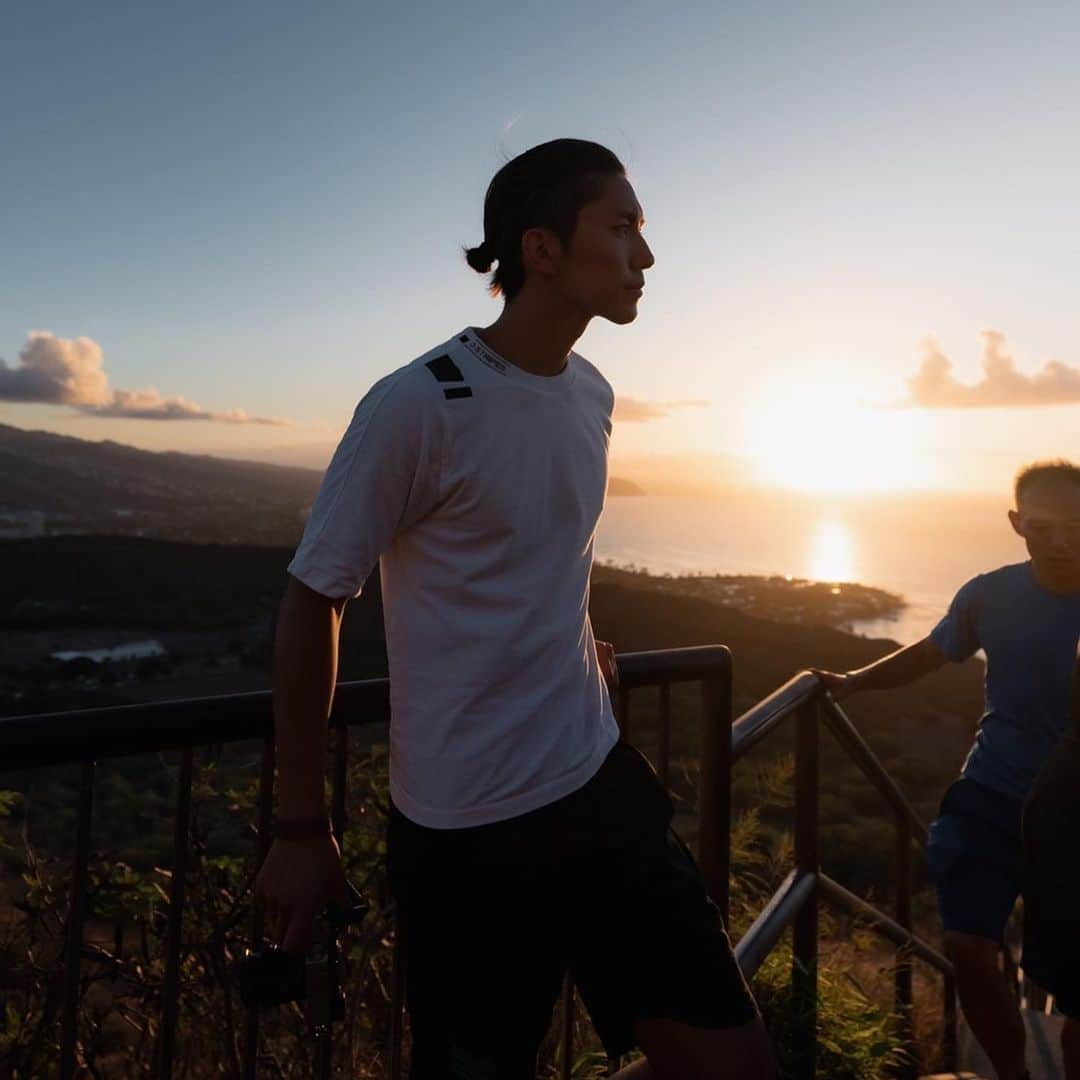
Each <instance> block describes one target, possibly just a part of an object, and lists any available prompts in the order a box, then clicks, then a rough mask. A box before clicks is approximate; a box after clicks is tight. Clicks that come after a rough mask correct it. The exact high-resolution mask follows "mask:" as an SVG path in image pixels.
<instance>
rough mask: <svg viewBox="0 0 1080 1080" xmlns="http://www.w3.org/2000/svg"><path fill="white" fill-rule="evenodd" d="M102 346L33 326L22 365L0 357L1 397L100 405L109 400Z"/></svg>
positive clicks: (3, 398)
mask: <svg viewBox="0 0 1080 1080" xmlns="http://www.w3.org/2000/svg"><path fill="white" fill-rule="evenodd" d="M108 397H109V387H108V379H107V378H106V375H105V366H104V357H103V354H102V352H101V346H100V345H98V344H97V342H95V341H91V340H90V338H85V337H80V338H75V340H74V341H67V340H65V339H64V338H58V337H55V336H54V335H52V334H50V333H49V332H48V331H46V330H33V331H31V332H30V333H29V334H28V335H27V338H26V344H25V345H24V346H23V347H22V349H21V350H20V351H19V365H18V367H8V365H7V363H6V362H5V361H4V360H2V359H0V400H3V401H26V402H32V401H36V402H43V403H45V404H48V405H100V404H103V403H104V402H106V401H107V400H108Z"/></svg>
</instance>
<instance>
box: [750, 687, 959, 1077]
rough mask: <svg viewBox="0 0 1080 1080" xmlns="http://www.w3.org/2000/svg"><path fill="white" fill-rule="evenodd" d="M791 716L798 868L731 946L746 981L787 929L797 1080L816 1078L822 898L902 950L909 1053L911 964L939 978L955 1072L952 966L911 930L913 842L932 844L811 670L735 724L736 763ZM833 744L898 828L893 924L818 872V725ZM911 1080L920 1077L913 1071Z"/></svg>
mask: <svg viewBox="0 0 1080 1080" xmlns="http://www.w3.org/2000/svg"><path fill="white" fill-rule="evenodd" d="M789 717H793V718H794V723H795V725H796V735H795V738H796V749H795V797H794V801H795V836H794V839H795V844H794V849H795V851H794V856H795V868H794V869H793V870H792V871H791V873H790V874H789V875H788V876H787V878H786V879H785V880H784V881H783V883H782V884H781V885H780V887H779V888H778V889H777V890H776V892H775V893H774V894H773V896H772V897H771V899H770V900H769V901H768V903H767V904H766V906H765V908H764V909H763V910H762V912H761V914H760V915H759V916H758V918H757V919H756V920H755V921H754V923H753V925H752V926H751V927H750V929H749V930H748V931H747V932H746V934H745V935H744V937H743V938H742V940H741V941H739V943H738V945H737V946H736V948H735V953H736V956H737V957H738V959H739V962H740V964H741V965H742V968H743V971H744V973H745V974H746V975H747V977H748V978H749V977H752V976H753V974H754V972H756V971H757V969H758V968H759V967H760V966H761V964H762V962H763V961H764V960H765V958H766V957H767V956H768V955H769V953H770V952H771V950H772V949H773V948H774V947H775V945H776V944H777V942H779V940H780V938H781V936H782V935H783V933H784V931H785V930H786V929H787V928H788V927H789V926H790V927H792V928H793V944H792V951H793V959H794V964H793V971H792V981H793V991H794V993H793V997H794V1001H795V1005H796V1009H797V1012H798V1015H799V1016H800V1017H801V1018H802V1023H801V1025H800V1027H799V1029H798V1031H797V1032H796V1049H795V1056H796V1061H797V1066H796V1068H797V1076H798V1078H799V1080H810V1078H812V1077H813V1076H814V1073H815V1066H816V1039H815V1025H816V1002H817V960H818V925H817V922H818V904H819V902H820V901H821V900H826V901H828V902H829V903H831V904H833V905H835V906H837V907H839V908H842V909H844V910H845V911H847V912H849V913H851V914H853V915H856V916H858V917H859V918H861V919H863V920H864V921H865V922H866V923H867V924H869V926H870V927H871V928H873V929H874V930H875V931H877V933H878V934H880V935H881V936H883V937H885V938H886V939H888V940H889V941H892V942H893V944H894V945H896V947H897V952H896V959H895V962H894V967H893V976H894V985H895V1006H896V1011H897V1013H898V1015H899V1016H900V1018H901V1023H902V1025H903V1032H902V1039H903V1042H904V1044H905V1045H906V1046H910V1044H911V1040H912V1032H911V1009H912V1004H913V995H912V971H911V961H912V959H916V958H917V959H919V960H922V961H923V962H925V963H927V964H929V965H930V966H931V967H933V968H935V969H936V970H937V971H939V972H940V973H941V974H942V976H943V995H942V1012H943V1014H944V1022H945V1045H944V1057H945V1061H944V1063H943V1065H944V1068H945V1069H946V1070H947V1071H955V1069H956V1056H957V1038H956V984H955V979H954V974H953V967H952V964H951V962H950V961H949V960H948V959H946V958H945V957H944V956H942V955H941V953H940V952H938V951H937V950H936V949H934V948H933V947H932V946H931V945H929V944H928V943H927V942H925V941H923V940H922V939H921V938H919V937H918V936H917V935H916V934H915V933H914V932H913V930H912V925H911V872H912V844H913V842H914V843H918V844H919V845H920V846H922V847H925V846H926V838H927V831H926V826H925V825H924V824H923V823H922V821H921V820H920V819H919V817H918V815H917V814H916V813H915V811H914V810H913V809H912V807H911V804H910V803H909V802H908V800H907V799H906V798H905V797H904V794H903V792H901V790H900V788H899V787H898V786H897V784H896V782H895V781H894V780H893V778H892V777H891V776H890V775H889V774H888V772H887V771H886V769H885V768H884V766H883V765H882V764H881V762H880V761H879V760H878V758H877V757H876V756H875V754H874V752H873V751H872V750H871V749H870V747H869V746H868V745H867V744H866V741H865V740H864V739H863V737H862V736H861V735H860V734H859V732H858V731H857V730H856V728H855V727H854V725H853V724H852V723H851V721H850V720H849V719H848V717H847V715H846V714H845V713H844V711H843V709H841V708H840V706H839V705H838V704H837V703H836V702H835V701H834V700H833V699H832V696H831V695H830V694H829V693H828V692H827V691H826V690H825V689H824V687H823V685H822V683H821V681H820V680H819V679H818V678H817V676H816V675H814V674H812V673H810V672H803V673H802V674H800V675H797V676H796V677H795V678H793V679H791V680H789V681H788V682H787V683H785V684H784V685H783V686H781V687H780V688H779V689H778V690H776V691H774V692H773V693H772V694H770V695H769V696H768V697H767V698H765V699H764V700H763V701H761V702H759V703H758V704H757V705H755V706H754V707H753V708H751V709H749V710H748V711H747V712H745V713H744V714H743V715H742V716H740V717H739V718H738V720H736V722H735V726H734V731H733V738H732V754H731V757H732V760H733V761H737V760H738V759H739V758H740V757H742V756H743V755H745V754H746V753H747V751H749V750H750V749H751V748H752V747H754V746H756V745H757V744H758V743H759V742H761V741H762V740H763V739H765V738H767V737H768V736H769V735H770V734H771V733H772V732H773V731H775V730H776V729H777V728H778V727H779V726H780V725H781V724H782V723H783V722H784V721H785V720H787V719H788V718H789ZM822 723H823V724H824V726H825V727H827V728H828V729H829V731H830V732H831V733H832V734H833V735H834V736H835V738H836V740H837V742H838V743H839V744H840V747H841V748H842V749H843V750H844V752H845V753H846V754H847V755H848V756H849V757H850V758H851V759H852V760H853V761H854V762H855V764H856V765H858V766H859V768H860V769H861V770H862V772H863V773H864V775H865V776H866V777H867V779H868V780H869V781H870V782H871V784H873V786H874V787H875V788H877V790H878V791H879V792H880V793H881V794H882V795H883V796H884V798H885V800H886V802H887V803H888V804H889V807H890V809H891V810H892V813H893V816H894V819H895V822H896V867H897V884H896V899H895V912H894V915H893V916H892V917H890V916H889V915H887V914H886V913H885V912H883V911H881V910H880V909H879V908H877V907H875V906H874V905H872V904H870V903H869V902H868V901H866V900H863V899H862V898H860V897H858V896H856V895H855V894H854V893H851V892H849V891H848V890H847V889H845V888H844V887H843V886H842V885H840V884H839V883H837V882H835V881H833V880H832V878H830V877H828V876H827V875H826V874H824V873H822V871H821V859H820V833H819V821H818V785H819V765H818V749H819V746H818V741H819V731H820V727H821V725H822ZM911 1075H914V1073H913V1072H912V1073H911Z"/></svg>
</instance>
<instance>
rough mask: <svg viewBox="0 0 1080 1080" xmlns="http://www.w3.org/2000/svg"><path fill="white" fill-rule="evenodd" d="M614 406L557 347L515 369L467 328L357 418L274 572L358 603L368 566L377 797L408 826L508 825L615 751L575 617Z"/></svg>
mask: <svg viewBox="0 0 1080 1080" xmlns="http://www.w3.org/2000/svg"><path fill="white" fill-rule="evenodd" d="M612 406H613V394H612V390H611V387H610V385H609V384H608V383H607V381H606V380H605V379H604V377H603V376H602V375H601V374H600V373H599V372H598V371H597V370H596V368H594V367H593V366H592V364H590V363H589V362H588V361H587V360H585V359H583V358H582V357H580V356H578V355H577V354H576V353H571V355H570V358H569V361H568V363H567V365H566V367H565V368H563V370H562V371H561V372H560V373H559V374H558V375H554V376H550V377H548V376H541V375H531V374H529V373H528V372H525V371H522V370H521V369H520V368H518V367H515V366H514V365H512V364H510V363H508V362H506V361H505V360H503V359H502V358H501V357H499V356H498V355H496V354H495V353H493V352H492V351H491V350H490V349H489V348H488V347H487V346H486V345H485V344H484V343H483V342H482V341H481V340H480V339H479V338H478V337H477V335H476V334H475V332H474V331H472V330H471V329H468V330H465V331H463V332H462V333H460V334H458V335H456V336H455V337H453V338H451V339H450V340H449V341H447V342H445V343H444V344H442V345H439V346H437V347H436V348H434V349H432V350H431V351H430V352H428V353H426V354H425V355H423V356H421V357H419V358H418V359H416V360H414V361H413V362H412V363H411V364H407V365H406V366H405V367H403V368H400V369H399V370H397V371H395V372H393V373H392V374H390V375H387V376H386V377H385V378H383V379H380V380H379V381H378V382H377V383H376V384H375V385H374V386H373V387H372V388H371V390H369V391H368V393H367V395H366V396H365V397H364V399H363V400H362V401H361V402H360V404H359V405H358V406H357V409H356V413H355V415H354V416H353V419H352V423H351V424H350V425H349V428H348V430H347V431H346V433H345V435H344V437H343V438H342V441H341V444H340V446H339V447H338V449H337V452H336V453H335V454H334V457H333V460H332V461H331V462H330V467H329V469H328V470H327V473H326V476H325V478H324V480H323V483H322V487H321V489H320V490H319V494H318V496H317V498H316V500H315V504H314V506H313V507H312V511H311V517H310V519H309V521H308V524H307V528H306V529H305V531H304V537H303V539H302V541H301V542H300V546H299V548H298V549H297V551H296V555H295V557H294V558H293V560H292V562H291V563H290V565H289V573H291V574H292V575H293V576H294V577H296V578H298V579H299V580H300V581H302V582H303V583H304V584H305V585H307V586H308V587H309V588H311V589H314V590H315V591H316V592H319V593H322V594H323V595H324V596H328V597H335V598H337V597H343V596H355V595H357V594H358V593H359V592H360V589H361V586H362V585H363V583H364V581H365V580H366V579H367V576H368V574H369V573H370V572H371V570H372V568H373V566H374V565H375V562H376V560H379V562H380V569H381V578H382V590H383V608H384V618H385V624H386V645H387V654H388V657H389V661H390V704H391V722H390V793H391V796H392V798H393V800H394V802H395V804H396V805H397V806H398V808H399V809H400V810H401V811H402V813H404V814H405V815H406V816H407V817H409V818H411V819H412V820H413V821H416V822H417V823H419V824H421V825H427V826H430V827H434V828H460V827H463V826H470V825H482V824H486V823H488V822H492V821H499V820H502V819H505V818H510V817H516V816H517V815H520V814H524V813H527V812H528V811H529V810H534V809H536V808H537V807H540V806H544V805H546V804H548V803H551V802H554V801H555V800H556V799H559V798H561V797H563V796H564V795H568V794H569V793H570V792H572V791H575V790H577V789H578V788H579V787H581V786H582V785H584V784H585V783H586V782H587V781H588V780H589V779H590V778H591V777H592V776H593V774H594V773H595V772H596V771H597V769H598V768H599V767H600V765H601V763H602V762H603V760H604V758H605V757H606V756H607V753H608V751H609V750H610V749H611V747H612V746H613V745H614V744H615V742H616V741H617V739H618V727H617V725H616V723H615V718H614V715H613V712H612V708H611V701H610V699H609V697H608V692H607V687H606V685H605V683H604V679H603V675H602V673H601V671H600V669H599V664H598V662H597V659H596V648H595V643H594V640H593V632H592V625H591V623H590V621H589V574H590V570H591V567H592V554H593V539H594V535H595V531H596V524H597V520H598V518H599V517H600V511H601V510H602V509H603V505H604V496H605V492H606V487H607V449H608V439H609V437H610V434H611V412H612Z"/></svg>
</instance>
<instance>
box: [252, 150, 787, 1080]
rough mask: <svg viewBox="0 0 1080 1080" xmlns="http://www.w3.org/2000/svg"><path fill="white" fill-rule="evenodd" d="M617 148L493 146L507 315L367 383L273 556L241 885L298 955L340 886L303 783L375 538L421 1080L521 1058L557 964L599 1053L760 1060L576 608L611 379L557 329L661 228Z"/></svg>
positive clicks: (670, 1072) (673, 1074) (718, 925)
mask: <svg viewBox="0 0 1080 1080" xmlns="http://www.w3.org/2000/svg"><path fill="white" fill-rule="evenodd" d="M642 226H643V217H642V211H641V207H640V205H639V204H638V200H637V197H636V195H635V193H634V189H633V188H632V186H631V185H630V183H629V181H628V180H627V178H626V175H625V170H624V168H623V166H622V164H621V163H620V161H619V160H618V158H617V157H616V156H615V155H614V154H612V153H611V151H609V150H607V149H605V148H604V147H602V146H598V145H597V144H596V143H592V142H585V141H581V140H577V139H558V140H555V141H554V142H549V143H544V144H543V145H541V146H537V147H534V148H533V149H531V150H529V151H527V152H526V153H524V154H521V155H520V156H519V157H516V158H514V159H513V160H512V161H509V162H508V163H507V164H506V165H504V166H503V167H502V168H501V169H500V170H499V171H498V173H496V175H495V177H494V179H493V180H492V181H491V184H490V186H489V187H488V191H487V196H486V198H485V202H484V236H483V240H482V242H481V243H480V244H479V245H478V246H477V247H474V248H470V249H469V250H468V251H467V252H466V260H467V262H468V264H469V266H470V267H472V268H473V269H474V270H476V271H478V272H479V273H483V274H490V290H491V292H492V294H494V295H496V296H499V297H501V298H502V300H503V309H502V313H501V314H500V316H499V317H498V319H496V320H495V322H493V323H492V324H491V325H490V326H487V327H485V328H483V329H477V328H475V327H466V328H464V329H462V330H460V331H458V332H457V333H455V334H454V335H453V336H452V337H450V338H449V339H448V340H446V341H444V342H443V343H441V344H439V345H437V346H436V347H435V348H433V349H431V350H429V351H428V352H427V353H425V354H424V355H423V356H420V357H418V358H417V359H416V360H414V361H412V362H411V363H409V364H406V365H405V366H404V367H401V368H399V369H398V370H396V371H394V372H392V373H391V374H389V375H387V376H386V377H384V378H383V379H380V380H379V381H378V382H377V383H375V385H374V386H373V387H372V388H371V389H370V390H369V391H368V393H367V394H366V396H365V397H364V398H363V400H362V401H361V402H360V404H359V406H358V407H357V410H356V413H355V415H354V417H353V420H352V423H351V424H350V426H349V429H348V431H347V432H346V433H345V436H344V438H343V439H342V442H341V445H340V446H339V447H338V450H337V453H336V454H335V455H334V459H333V461H332V462H331V464H330V467H329V469H328V470H327V474H326V477H325V479H324V481H323V485H322V488H321V490H320V492H319V495H318V497H317V499H316V501H315V505H314V507H313V508H312V513H311V517H310V519H309V522H308V525H307V528H306V530H305V533H304V537H303V540H302V541H301V543H300V546H299V548H298V549H297V552H296V555H295V557H294V559H293V561H292V562H291V564H290V566H289V573H290V575H291V576H290V579H289V582H288V586H287V589H286V594H285V598H284V600H283V602H282V607H281V613H280V617H279V622H278V632H277V641H276V646H275V676H274V715H275V725H276V731H277V742H278V761H279V763H280V777H279V783H280V799H279V806H278V822H279V834H278V837H277V839H276V840H275V843H274V845H273V847H272V848H271V850H270V852H269V855H268V857H267V859H266V862H265V864H264V865H263V868H262V870H261V872H260V875H259V880H258V884H257V889H258V892H259V894H260V895H261V896H262V898H263V899H264V901H265V902H266V905H267V911H268V915H269V916H270V919H271V922H272V924H273V925H274V926H275V928H276V934H277V936H278V939H279V941H280V942H281V944H282V945H283V947H284V948H286V949H294V950H302V949H303V948H305V946H306V945H307V943H308V942H309V941H310V936H311V923H312V916H313V912H314V911H315V910H316V909H317V908H318V907H319V906H320V905H321V904H322V903H324V902H325V900H326V898H327V897H328V896H330V895H332V894H333V893H334V892H335V891H337V890H339V889H340V888H341V882H342V879H343V875H342V870H341V861H340V854H339V852H338V850H337V846H336V844H335V842H334V839H333V837H332V835H331V834H330V828H329V824H328V820H327V814H326V806H325V803H324V794H323V762H324V754H325V746H326V720H327V716H328V713H329V709H330V703H331V700H332V696H333V688H334V681H335V675H336V655H337V653H336V650H337V640H338V627H339V624H340V619H341V613H342V610H343V608H344V606H345V603H346V601H347V600H348V599H349V598H350V597H352V596H355V595H357V594H358V593H359V591H360V589H361V586H362V585H363V583H364V581H365V579H366V578H367V576H368V574H369V572H370V571H371V569H372V567H373V566H374V564H375V562H376V560H378V561H379V564H380V569H381V575H382V589H383V600H384V608H385V622H386V639H387V654H388V657H389V664H390V697H391V723H390V797H391V811H390V822H389V833H388V849H389V854H388V873H389V879H390V886H391V889H392V891H393V894H394V897H395V899H396V903H397V910H398V916H399V920H400V925H401V928H402V932H403V940H404V943H405V951H406V973H407V974H406V994H407V1000H408V1006H409V1013H410V1020H411V1027H412V1039H413V1041H412V1071H411V1076H412V1078H413V1080H481V1078H484V1080H532V1078H533V1077H534V1076H535V1073H536V1055H537V1050H538V1047H539V1044H540V1041H541V1040H542V1038H543V1037H544V1035H545V1033H546V1031H547V1029H548V1027H549V1025H550V1023H551V1017H552V1009H553V1005H554V1003H555V1001H556V999H557V997H558V994H559V990H560V988H561V985H562V981H563V977H564V975H565V973H566V972H568V971H569V972H570V974H571V976H572V977H573V979H574V981H575V983H576V985H577V987H578V989H579V991H580V993H581V996H582V998H583V1000H584V1002H585V1005H586V1007H587V1008H588V1010H589V1012H590V1014H591V1017H592V1020H593V1023H594V1025H595V1027H596V1029H597V1031H598V1032H599V1034H600V1037H601V1039H602V1040H603V1043H604V1046H605V1048H606V1049H607V1051H608V1053H609V1054H610V1055H611V1056H613V1057H618V1056H621V1055H623V1054H625V1053H627V1052H628V1051H630V1050H632V1049H634V1048H635V1047H638V1048H640V1049H641V1050H643V1051H644V1055H645V1056H644V1058H643V1059H641V1060H639V1061H637V1062H634V1063H633V1064H632V1065H630V1066H628V1067H627V1068H626V1069H624V1070H623V1071H622V1072H620V1073H619V1074H618V1075H619V1076H621V1077H626V1078H637V1080H646V1078H649V1077H655V1078H659V1080H676V1078H678V1080H695V1078H702V1080H703V1078H705V1077H708V1078H710V1080H722V1078H727V1077H732V1078H733V1077H739V1078H741V1080H764V1078H766V1077H768V1076H770V1075H771V1065H770V1055H769V1051H768V1046H767V1041H766V1038H765V1035H764V1029H763V1026H762V1024H761V1020H760V1017H759V1016H758V1013H757V1009H756V1007H755V1004H754V1001H753V998H752V997H751V995H750V992H749V990H748V988H747V986H746V983H745V982H744V980H743V979H742V976H741V974H740V972H739V969H738V966H737V964H736V962H735V959H734V956H733V954H732V949H731V945H730V942H729V940H728V937H727V934H726V932H725V929H724V926H723V923H722V921H721V918H720V915H719V911H718V909H717V907H716V905H715V904H714V903H713V902H712V901H711V900H710V899H709V897H708V896H707V894H706V892H705V889H704V886H703V884H702V881H701V877H700V874H699V873H698V870H697V867H696V866H695V865H694V861H693V859H692V857H691V856H690V854H689V852H688V851H687V850H686V848H685V846H684V845H683V844H682V843H681V842H680V841H679V839H678V838H677V837H676V836H675V834H674V833H673V832H672V831H671V828H670V825H671V817H672V804H671V802H670V800H669V799H668V796H667V794H666V792H665V791H664V789H663V787H662V785H661V784H660V783H659V781H658V780H657V778H656V775H655V773H654V772H653V771H652V769H651V767H650V766H649V764H648V762H647V761H646V760H645V759H644V758H643V757H642V756H641V755H640V754H638V753H637V752H636V751H635V750H634V749H633V748H631V747H630V746H629V745H627V744H626V743H624V742H622V741H620V739H619V730H618V726H617V724H616V722H615V718H614V715H613V711H612V706H611V699H610V695H609V691H608V685H607V684H608V682H609V681H613V680H614V679H615V678H617V672H616V671H615V669H614V664H613V654H611V652H610V650H609V649H608V648H606V647H603V646H601V647H599V648H598V647H597V644H596V642H595V641H594V639H593V633H592V627H591V625H590V622H589V615H588V600H589V575H590V570H591V567H592V554H593V539H594V535H595V530H596V525H597V520H598V518H599V516H600V511H601V509H602V507H603V503H604V496H605V491H606V487H607V450H608V440H609V436H610V434H611V415H612V407H613V403H614V396H613V393H612V390H611V387H610V385H609V384H608V383H607V381H606V380H605V379H604V377H603V376H602V375H601V374H600V372H599V371H597V369H596V368H595V367H593V366H592V365H591V364H590V363H589V362H588V361H587V360H585V359H584V358H583V357H582V356H580V355H579V354H578V353H576V352H575V351H574V345H575V343H576V342H577V340H578V339H579V338H580V337H581V335H582V334H583V333H584V331H585V329H586V327H587V326H588V324H589V322H590V321H591V320H592V319H593V318H595V317H598V316H599V317H601V318H605V319H607V320H608V321H610V322H613V323H617V324H626V323H630V322H632V321H633V320H634V318H635V317H636V315H637V306H638V302H639V300H640V299H641V295H642V289H643V287H644V284H645V272H646V270H648V269H649V268H650V267H651V266H652V265H653V256H652V252H651V251H650V250H649V247H648V245H647V244H646V242H645V239H644V237H643V236H642V231H641V230H642Z"/></svg>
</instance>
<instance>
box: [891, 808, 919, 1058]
mask: <svg viewBox="0 0 1080 1080" xmlns="http://www.w3.org/2000/svg"><path fill="white" fill-rule="evenodd" d="M896 921H897V922H898V923H899V924H900V925H901V926H902V927H903V928H904V929H905V930H907V931H908V933H910V932H911V825H910V824H909V822H908V820H907V818H905V817H902V816H901V815H899V814H898V815H897V817H896ZM893 982H894V986H895V999H896V1014H897V1016H899V1018H900V1044H901V1047H902V1048H903V1050H904V1052H905V1054H906V1055H907V1056H906V1058H905V1060H904V1063H903V1064H902V1066H901V1076H902V1077H906V1078H912V1077H915V1076H917V1075H918V1070H917V1069H916V1062H915V1057H914V1053H913V1051H914V1046H915V1040H914V1033H913V1029H912V1011H911V1010H912V990H911V950H910V949H909V948H908V947H907V946H900V947H899V948H898V949H897V950H896V960H895V962H894V966H893Z"/></svg>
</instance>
